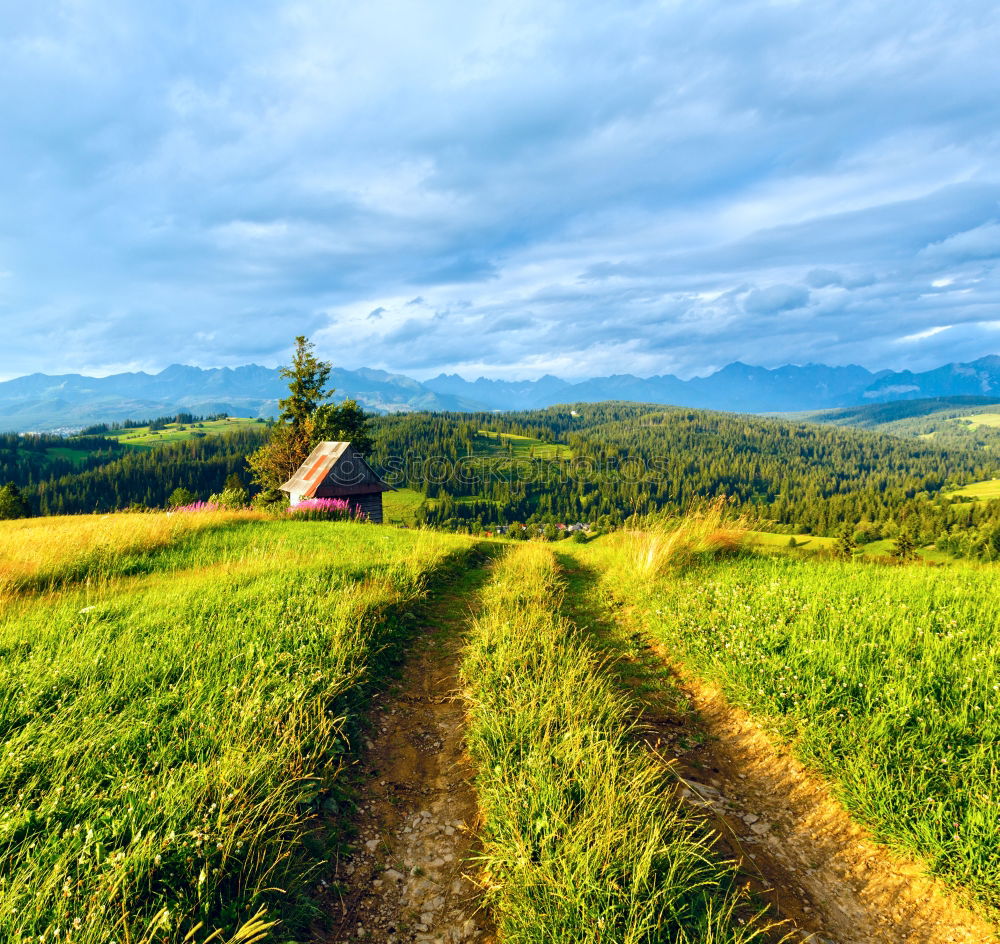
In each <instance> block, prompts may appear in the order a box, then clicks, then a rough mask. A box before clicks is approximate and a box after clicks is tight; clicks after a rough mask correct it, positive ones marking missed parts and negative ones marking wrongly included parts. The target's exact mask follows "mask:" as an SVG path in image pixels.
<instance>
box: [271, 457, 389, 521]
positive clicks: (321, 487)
mask: <svg viewBox="0 0 1000 944" xmlns="http://www.w3.org/2000/svg"><path fill="white" fill-rule="evenodd" d="M281 491H283V492H286V493H287V494H288V499H289V501H290V502H291V504H292V505H297V504H298V503H299V502H301V501H304V500H305V499H307V498H341V499H345V500H346V501H347V502H349V503H350V505H351V508H352V509H353V510H355V511H357V512H360V513H361V514H363V515H364V516H365V517H366V518H368V520H369V521H374V522H375V523H376V524H381V523H382V493H383V492H389V491H393V487H392V486H391V485H389V484H387V483H386V482H383V481H382V479H380V478H379V476H378V473H376V472H375V470H374V469H373V468H372V467H371V466H370V465H369V464H368V463H367V461H365V458H364V456H362V455H361V453H360V452H358V450H357V449H355V448H354V447H353V446H352V445H351V444H350V443H349V442H321V443H320V444H319V445H318V446H317V447H316V448H315V449H313V451H312V452H310V453H309V458H308V459H306V461H305V462H303V463H302V465H300V466H299V468H298V470H297V471H296V472H295V474H294V475H293V476H292V477H291V478H290V479H289V480H288V481H287V482H285V484H284V485H282V486H281Z"/></svg>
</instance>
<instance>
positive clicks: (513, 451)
mask: <svg viewBox="0 0 1000 944" xmlns="http://www.w3.org/2000/svg"><path fill="white" fill-rule="evenodd" d="M473 448H474V450H475V455H477V456H502V455H508V449H509V454H510V455H512V456H513V457H514V458H515V459H529V458H535V459H572V458H573V453H572V451H571V450H570V448H569V446H564V445H562V444H560V443H547V442H544V441H543V440H541V439H533V438H532V437H530V436H518V435H517V434H515V433H498V432H494V431H493V430H489V429H481V430H479V432H478V433H476V439H475V442H474V443H473Z"/></svg>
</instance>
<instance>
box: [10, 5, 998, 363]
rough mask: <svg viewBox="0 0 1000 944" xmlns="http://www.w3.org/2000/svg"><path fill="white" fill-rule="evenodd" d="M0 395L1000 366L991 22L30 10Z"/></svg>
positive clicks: (797, 13) (663, 10) (22, 29)
mask: <svg viewBox="0 0 1000 944" xmlns="http://www.w3.org/2000/svg"><path fill="white" fill-rule="evenodd" d="M2 25H3V28H2V29H0V127H2V129H3V139H2V140H3V144H2V147H0V319H2V324H3V328H4V344H3V345H2V347H0V352H2V353H0V376H2V377H12V376H16V375H20V374H23V373H28V372H32V371H36V370H41V371H45V372H46V373H55V372H69V371H74V372H83V373H101V374H103V373H109V372H116V371H120V370H137V369H145V370H157V369H159V368H162V367H164V366H166V365H167V364H170V363H173V362H182V363H190V364H198V365H201V366H217V365H237V364H243V363H249V362H256V363H262V364H268V365H272V364H276V363H279V362H282V361H283V360H284V359H285V358H286V356H287V352H288V349H289V345H290V341H291V338H292V337H293V336H294V335H296V334H299V333H306V334H309V335H310V336H312V337H313V338H314V339H315V340H316V342H317V345H318V347H319V349H320V351H321V353H322V354H324V355H325V356H326V357H328V358H330V359H332V360H334V361H335V362H336V363H337V364H338V365H340V366H344V367H350V368H354V367H359V366H369V367H381V368H385V369H390V370H396V371H400V372H404V373H409V374H411V375H414V376H417V377H421V378H423V377H427V376H430V375H433V374H436V373H438V372H439V371H442V370H446V371H458V372H459V373H462V374H463V375H466V376H469V377H474V376H477V375H480V374H482V375H486V376H504V377H534V376H538V375H539V374H542V373H547V372H551V373H555V374H559V375H561V376H565V377H567V378H575V377H583V376H592V375H598V374H608V373H613V372H632V373H637V374H640V375H649V374H658V373H666V372H673V373H678V374H680V375H682V376H685V377H687V376H691V375H692V374H696V373H706V372H708V371H710V370H712V369H714V368H717V367H719V366H722V365H724V364H726V363H728V362H730V361H733V360H743V361H746V362H749V363H755V364H763V365H765V366H777V365H780V364H783V363H805V362H807V361H823V362H826V363H831V364H846V363H860V364H863V365H865V366H867V367H870V368H879V367H894V368H901V367H911V368H926V367H931V366H935V365H937V364H939V363H942V362H945V361H949V360H970V359H974V358H976V357H979V356H981V355H983V354H988V353H997V352H1000V67H998V55H997V50H998V49H1000V7H998V6H997V4H995V3H992V2H982V3H976V2H961V0H958V2H951V3H931V2H926V0H908V2H895V0H881V2H879V3H872V2H865V3H861V2H852V0H838V2H825V0H815V2H808V3H806V2H801V3H798V2H770V3H764V2H738V0H722V2H711V0H704V2H693V0H692V2H689V0H676V2H658V3H647V2H628V0H619V2H616V3H610V4H609V3H603V2H602V3H592V2H588V0H578V2H575V3H572V4H567V3H561V2H558V0H545V2H541V0H535V2H528V3H525V2H510V3H493V2H483V3H469V2H467V0H461V2H459V0H456V2H452V0H428V2H426V3H412V2H399V3H391V2H383V0H367V2H365V3H357V2H352V3H345V2H336V0H330V2H293V3H278V2H275V3H267V2H255V0H243V2H240V3H228V2H213V3H203V2H185V0H176V2H172V3H159V2H157V3H150V2H144V0H128V2H125V0H120V2H118V0H66V2H61V3H60V2H50V0H40V2H38V3H34V4H24V5H13V4H8V5H7V8H6V9H5V11H4V13H3V14H2Z"/></svg>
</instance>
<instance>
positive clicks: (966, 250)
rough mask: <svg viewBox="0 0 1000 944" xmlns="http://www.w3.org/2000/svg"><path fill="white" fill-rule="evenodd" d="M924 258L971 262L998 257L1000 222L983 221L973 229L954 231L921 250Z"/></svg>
mask: <svg viewBox="0 0 1000 944" xmlns="http://www.w3.org/2000/svg"><path fill="white" fill-rule="evenodd" d="M921 255H922V256H923V257H924V258H927V259H932V260H934V261H936V262H946V263H956V262H971V261H973V260H978V259H1000V223H985V224H983V225H982V226H977V227H975V229H970V230H966V231H965V232H962V233H955V234H954V235H953V236H949V237H947V238H946V239H942V240H940V241H939V242H936V243H931V245H929V246H927V247H926V248H925V249H923V250H922V251H921Z"/></svg>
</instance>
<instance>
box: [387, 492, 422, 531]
mask: <svg viewBox="0 0 1000 944" xmlns="http://www.w3.org/2000/svg"><path fill="white" fill-rule="evenodd" d="M423 501H424V496H423V494H422V493H420V492H418V491H416V490H415V489H412V488H398V489H396V490H395V491H393V492H384V493H383V494H382V515H383V517H384V518H385V521H386V523H387V524H405V525H407V526H411V525H413V523H414V521H415V520H416V513H417V509H418V508H419V507H420V505H421V504H422V503H423Z"/></svg>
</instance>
